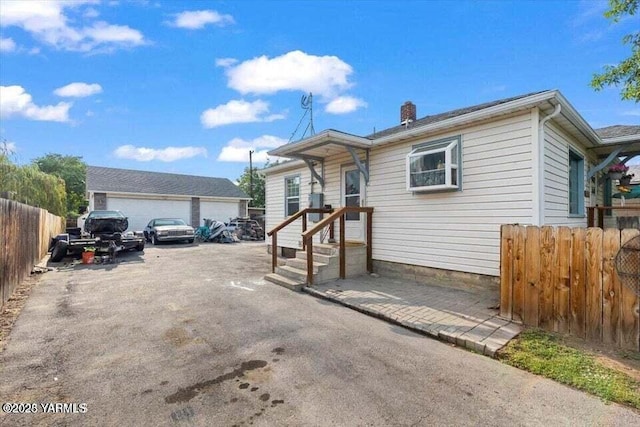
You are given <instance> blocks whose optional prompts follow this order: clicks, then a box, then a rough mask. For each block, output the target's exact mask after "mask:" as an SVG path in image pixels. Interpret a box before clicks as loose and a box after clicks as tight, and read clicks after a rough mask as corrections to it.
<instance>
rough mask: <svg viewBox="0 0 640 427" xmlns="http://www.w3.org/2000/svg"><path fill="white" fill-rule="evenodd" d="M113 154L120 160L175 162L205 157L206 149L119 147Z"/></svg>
mask: <svg viewBox="0 0 640 427" xmlns="http://www.w3.org/2000/svg"><path fill="white" fill-rule="evenodd" d="M113 154H114V155H115V156H116V157H119V158H121V159H131V160H137V161H139V162H149V161H151V160H160V161H162V162H175V161H176V160H181V159H190V158H192V157H196V156H204V157H207V149H206V148H204V147H166V148H146V147H135V146H133V145H121V146H120V147H118V148H116V149H115V151H114V152H113Z"/></svg>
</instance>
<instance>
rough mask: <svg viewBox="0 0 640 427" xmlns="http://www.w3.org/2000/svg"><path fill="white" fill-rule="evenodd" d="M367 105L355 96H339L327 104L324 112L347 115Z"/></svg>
mask: <svg viewBox="0 0 640 427" xmlns="http://www.w3.org/2000/svg"><path fill="white" fill-rule="evenodd" d="M366 106H367V103H366V102H364V101H363V100H362V99H359V98H354V97H353V96H339V97H337V98H335V99H333V100H332V101H331V102H329V103H328V104H327V106H326V107H325V109H324V111H326V112H327V113H331V114H346V113H351V112H354V111H356V110H357V109H358V108H360V107H366Z"/></svg>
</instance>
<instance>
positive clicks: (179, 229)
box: [144, 218, 195, 245]
mask: <svg viewBox="0 0 640 427" xmlns="http://www.w3.org/2000/svg"><path fill="white" fill-rule="evenodd" d="M194 234H195V231H194V229H193V227H191V226H190V225H187V223H185V222H184V221H183V220H182V219H180V218H155V219H152V220H151V221H149V224H147V226H146V227H145V228H144V238H145V239H146V240H147V241H148V242H151V243H153V244H154V245H157V244H158V243H160V242H175V241H180V240H184V241H186V242H187V243H193V238H194Z"/></svg>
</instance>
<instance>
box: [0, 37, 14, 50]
mask: <svg viewBox="0 0 640 427" xmlns="http://www.w3.org/2000/svg"><path fill="white" fill-rule="evenodd" d="M14 50H16V42H14V41H13V39H12V38H11V37H8V38H6V39H5V38H0V52H13V51H14Z"/></svg>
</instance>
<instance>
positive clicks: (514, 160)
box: [366, 112, 533, 276]
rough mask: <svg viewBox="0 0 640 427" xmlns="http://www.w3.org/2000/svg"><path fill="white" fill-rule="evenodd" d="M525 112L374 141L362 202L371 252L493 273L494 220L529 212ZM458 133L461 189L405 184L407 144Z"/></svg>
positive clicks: (519, 218) (523, 217)
mask: <svg viewBox="0 0 640 427" xmlns="http://www.w3.org/2000/svg"><path fill="white" fill-rule="evenodd" d="M531 117H532V116H531V113H529V112H527V113H526V114H520V115H516V116H511V117H506V118H502V119H497V120H494V121H491V122H486V123H484V124H479V125H475V126H473V127H469V128H466V129H458V130H452V131H451V132H450V133H447V134H439V135H433V136H430V137H428V138H421V139H415V140H411V141H407V142H403V143H399V144H394V145H387V146H383V147H381V148H379V149H375V148H374V149H373V150H372V152H371V157H370V158H371V165H370V171H371V178H370V183H369V187H368V188H367V199H368V200H367V204H366V205H367V206H373V207H374V213H373V258H374V259H376V260H382V261H391V262H398V263H403V264H413V265H420V266H426V267H433V268H441V269H447V270H456V271H464V272H469V273H478V274H487V275H493V276H497V275H498V274H499V266H500V225H501V224H505V223H508V224H512V223H521V224H530V223H531V220H532V213H533V212H532V210H533V202H532V199H533V184H532V143H531V135H532V132H531V123H532V118H531ZM458 135H460V136H461V142H460V144H461V147H460V148H461V149H462V183H461V185H462V188H463V191H456V192H443V193H410V192H407V190H406V172H405V164H406V163H405V162H406V156H407V154H408V153H409V152H410V151H411V149H412V146H413V145H416V144H419V143H422V142H428V141H430V140H438V139H443V138H447V137H453V136H458Z"/></svg>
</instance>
